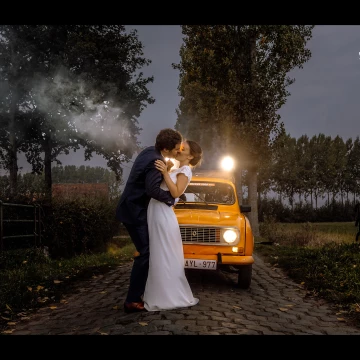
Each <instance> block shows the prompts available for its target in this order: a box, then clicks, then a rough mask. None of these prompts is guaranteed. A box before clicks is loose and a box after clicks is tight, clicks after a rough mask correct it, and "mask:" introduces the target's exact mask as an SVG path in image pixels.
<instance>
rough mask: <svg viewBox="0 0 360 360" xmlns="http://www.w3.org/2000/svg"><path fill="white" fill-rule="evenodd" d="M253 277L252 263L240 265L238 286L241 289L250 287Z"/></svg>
mask: <svg viewBox="0 0 360 360" xmlns="http://www.w3.org/2000/svg"><path fill="white" fill-rule="evenodd" d="M251 277H252V265H243V266H240V269H239V272H238V283H237V285H238V287H239V288H240V289H248V288H249V287H250V284H251Z"/></svg>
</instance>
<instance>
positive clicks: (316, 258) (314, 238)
mask: <svg viewBox="0 0 360 360" xmlns="http://www.w3.org/2000/svg"><path fill="white" fill-rule="evenodd" d="M294 225H296V226H294ZM350 225H352V226H353V224H349V223H347V224H344V223H328V224H310V223H307V224H306V223H305V224H280V223H278V224H276V222H275V223H271V222H270V223H268V224H264V227H263V230H264V232H263V234H262V239H266V240H268V239H271V240H272V241H273V242H272V244H273V245H270V246H269V245H262V244H256V248H255V251H256V253H257V254H260V255H261V256H263V257H264V258H265V259H266V261H268V262H270V264H272V265H273V266H278V267H280V268H282V269H284V270H285V271H286V273H287V274H288V275H289V277H291V278H292V279H294V280H295V281H296V282H298V283H301V284H302V285H303V286H305V287H306V289H307V290H308V291H309V292H311V293H312V294H313V295H315V296H320V297H322V298H324V299H326V300H328V301H330V302H333V304H334V305H336V306H337V307H338V309H339V310H341V311H344V312H345V313H347V314H348V315H349V316H350V317H353V318H354V319H355V320H356V321H357V323H358V324H360V307H359V304H360V287H359V284H360V245H359V244H358V243H356V242H355V241H354V237H352V239H350V240H348V239H349V237H348V233H349V231H351V230H350ZM271 226H272V227H273V228H274V226H275V231H274V232H271V230H270V227H271ZM269 235H270V237H269Z"/></svg>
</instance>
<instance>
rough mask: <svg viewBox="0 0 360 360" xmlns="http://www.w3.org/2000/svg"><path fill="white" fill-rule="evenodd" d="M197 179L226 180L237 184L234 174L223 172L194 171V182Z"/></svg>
mask: <svg viewBox="0 0 360 360" xmlns="http://www.w3.org/2000/svg"><path fill="white" fill-rule="evenodd" d="M196 178H212V179H225V180H228V181H232V182H235V177H234V174H233V173H232V172H229V171H221V170H197V171H193V176H192V179H191V180H192V181H194V180H195V179H196Z"/></svg>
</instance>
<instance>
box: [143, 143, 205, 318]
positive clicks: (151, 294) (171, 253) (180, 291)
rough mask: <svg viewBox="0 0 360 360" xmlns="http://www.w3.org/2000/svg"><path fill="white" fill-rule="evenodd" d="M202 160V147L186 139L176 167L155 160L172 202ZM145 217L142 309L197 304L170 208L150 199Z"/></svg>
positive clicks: (184, 187)
mask: <svg viewBox="0 0 360 360" xmlns="http://www.w3.org/2000/svg"><path fill="white" fill-rule="evenodd" d="M201 159H202V150H201V147H200V146H199V145H198V144H197V143H196V142H194V141H191V140H187V141H185V142H184V143H183V148H182V151H181V152H180V153H179V154H178V155H177V156H176V157H175V160H177V162H178V163H179V168H178V169H175V170H173V171H171V172H168V170H167V167H166V165H165V164H164V162H163V161H161V160H156V161H155V167H156V168H157V169H158V170H160V171H161V173H162V174H163V176H164V180H163V182H162V183H161V186H160V187H161V188H162V189H164V190H169V191H170V193H171V195H172V196H173V197H174V198H175V199H176V201H175V203H176V202H177V201H178V200H179V199H178V198H179V196H180V195H181V194H182V193H183V192H184V191H185V189H186V188H187V186H188V185H189V182H190V180H191V177H192V170H191V169H192V168H194V167H195V166H196V165H199V164H200V163H201ZM147 216H148V228H149V240H150V243H149V245H150V260H149V274H148V278H147V282H146V286H145V292H144V297H143V300H144V307H145V309H146V310H148V311H160V310H170V309H176V308H182V307H188V306H194V305H196V304H197V303H198V302H199V299H197V298H194V296H193V294H192V291H191V289H190V285H189V283H188V281H187V278H186V276H185V269H184V253H183V247H182V240H181V234H180V228H179V223H178V221H177V218H176V215H175V212H174V210H173V208H172V207H169V206H168V205H166V204H164V203H161V202H160V201H157V200H155V199H153V198H152V199H151V200H150V203H149V207H148V210H147Z"/></svg>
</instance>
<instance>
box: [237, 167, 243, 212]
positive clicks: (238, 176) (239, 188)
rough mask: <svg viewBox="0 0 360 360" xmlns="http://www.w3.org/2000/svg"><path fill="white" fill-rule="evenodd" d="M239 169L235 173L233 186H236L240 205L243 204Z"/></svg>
mask: <svg viewBox="0 0 360 360" xmlns="http://www.w3.org/2000/svg"><path fill="white" fill-rule="evenodd" d="M241 173H242V171H241V169H239V170H238V171H237V172H236V173H235V184H236V191H237V195H238V199H239V204H240V205H241V204H242V202H243V195H242V177H241Z"/></svg>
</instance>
